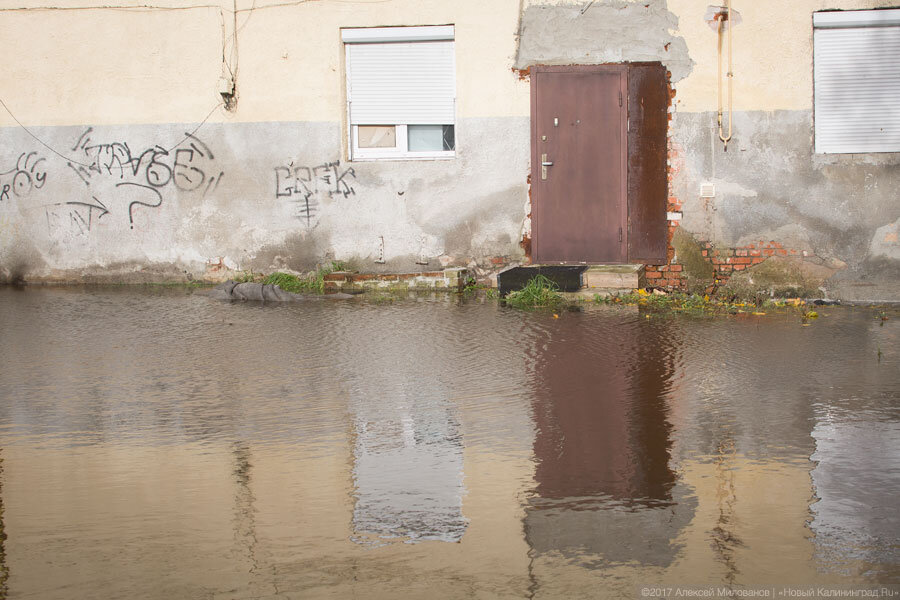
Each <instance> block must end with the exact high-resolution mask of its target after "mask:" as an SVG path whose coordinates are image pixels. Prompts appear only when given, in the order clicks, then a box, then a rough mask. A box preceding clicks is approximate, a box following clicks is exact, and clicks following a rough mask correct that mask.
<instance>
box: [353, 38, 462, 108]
mask: <svg viewBox="0 0 900 600" xmlns="http://www.w3.org/2000/svg"><path fill="white" fill-rule="evenodd" d="M453 44H454V43H453V41H452V40H449V41H448V40H440V41H416V42H378V43H347V45H346V46H347V99H348V102H349V103H350V122H351V124H353V125H359V124H371V125H387V124H409V125H451V124H453V123H454V115H455V100H456V98H455V96H456V63H455V60H454V51H453Z"/></svg>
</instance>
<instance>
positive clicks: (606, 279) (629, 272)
mask: <svg viewBox="0 0 900 600" xmlns="http://www.w3.org/2000/svg"><path fill="white" fill-rule="evenodd" d="M641 268H643V265H602V266H593V267H589V268H588V269H587V270H586V271H585V272H584V273H582V274H581V284H582V290H586V291H589V292H590V291H592V290H595V289H596V290H598V291H599V290H604V291H610V290H633V289H635V288H637V287H638V277H639V276H640V270H641Z"/></svg>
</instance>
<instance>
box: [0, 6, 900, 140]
mask: <svg viewBox="0 0 900 600" xmlns="http://www.w3.org/2000/svg"><path fill="white" fill-rule="evenodd" d="M142 4H143V3H142V2H140V1H139V0H121V1H119V2H117V3H116V4H115V6H121V7H128V6H131V7H135V8H133V9H131V10H121V9H114V8H104V4H103V3H100V2H92V1H88V2H84V3H79V6H88V7H95V8H90V9H87V10H83V9H78V10H76V9H75V8H74V4H73V5H72V6H73V8H72V9H70V10H41V7H42V6H46V5H47V3H46V2H44V1H43V0H29V1H28V2H24V3H21V7H22V9H2V10H0V38H2V39H3V40H4V55H5V60H4V61H3V63H2V64H0V89H2V90H3V100H4V101H5V102H6V104H7V105H8V106H9V108H10V109H11V110H12V111H13V112H14V113H15V115H16V116H17V117H18V118H19V120H20V121H22V122H23V123H25V124H27V125H79V124H85V123H90V124H94V125H102V124H137V123H173V122H185V123H187V122H199V121H201V120H202V119H203V118H204V117H206V115H207V114H208V113H209V111H210V110H212V109H213V108H214V107H215V106H216V105H217V104H218V103H219V102H220V100H221V99H220V97H219V95H218V91H219V82H220V78H221V77H222V76H223V75H224V76H226V77H227V76H228V72H229V71H235V70H236V72H237V86H238V93H239V103H238V108H237V111H236V112H234V113H228V112H226V111H224V110H223V109H221V108H220V109H217V110H215V111H214V112H213V114H212V115H211V117H210V120H212V121H235V120H239V121H244V122H255V121H332V122H333V121H342V120H343V119H344V113H345V100H344V92H343V90H344V81H343V79H344V74H343V49H342V44H341V41H340V34H339V30H340V28H341V27H367V26H390V25H414V24H415V25H429V24H446V23H453V24H455V25H456V40H457V44H456V46H457V86H458V87H457V96H458V115H459V117H460V118H468V117H498V116H528V114H529V103H528V84H527V82H523V81H521V80H520V79H519V78H518V77H517V76H516V74H514V73H513V72H512V71H511V66H512V64H513V61H514V58H515V53H516V44H517V32H518V26H519V12H520V9H524V8H527V7H528V6H532V5H542V4H552V5H566V4H569V5H575V6H579V5H584V4H585V3H584V2H580V1H579V2H572V1H571V0H527V1H526V2H519V1H518V0H503V1H496V0H495V1H493V2H483V1H480V0H459V1H455V2H423V1H421V0H394V1H391V2H380V1H379V2H374V1H369V2H366V1H365V0H361V1H359V2H353V3H340V2H303V3H297V4H289V5H284V4H282V3H277V2H274V1H270V2H267V3H263V2H256V3H253V2H250V0H242V2H239V3H237V4H236V5H235V4H233V3H231V2H226V1H224V0H218V2H208V3H207V2H204V3H203V4H200V3H197V4H196V5H185V4H183V3H177V2H172V1H171V0H169V1H161V2H155V3H153V6H155V7H158V8H155V9H147V8H137V7H140V6H141V5H142ZM667 5H668V9H669V10H670V11H671V12H672V13H673V14H674V15H675V16H676V17H677V18H678V26H677V29H674V30H672V32H671V33H672V34H673V35H677V36H679V37H683V38H684V39H685V41H686V43H687V46H688V50H689V53H690V57H691V59H692V60H693V61H695V63H696V64H695V66H694V68H693V70H692V72H691V74H690V75H689V76H688V77H687V78H686V79H684V80H683V81H681V82H679V83H678V85H677V98H676V102H677V106H678V109H679V110H683V111H690V112H700V111H707V110H715V109H716V86H717V51H716V46H717V42H716V37H717V36H716V33H715V32H714V31H713V30H712V29H711V28H710V26H709V25H708V24H707V23H706V21H705V20H704V14H705V12H706V8H707V5H706V4H700V3H697V2H695V1H694V0H669V1H668V3H667ZM891 5H892V1H891V0H798V1H797V2H792V3H790V5H789V6H786V5H785V4H784V3H783V2H779V1H776V0H760V1H754V2H747V1H741V0H735V1H734V2H733V4H732V8H733V9H734V10H736V11H738V12H739V13H740V15H741V19H742V22H741V23H740V24H739V25H738V26H737V27H736V28H735V32H734V33H735V37H734V42H733V44H734V45H733V60H734V75H735V76H734V109H735V110H736V111H742V110H765V111H771V110H808V109H810V108H811V107H812V23H811V15H812V13H813V12H815V11H817V10H826V9H855V8H877V7H887V6H891ZM62 6H65V5H64V4H63V5H62ZM106 6H112V5H109V4H106ZM235 7H237V12H235V10H234V9H235ZM589 10H590V9H589ZM235 24H236V25H237V32H238V35H237V46H236V48H235V44H234V38H235V36H234V31H235ZM13 124H14V122H13V120H12V118H11V117H10V116H9V115H8V114H6V113H5V111H4V112H3V113H0V126H3V125H13Z"/></svg>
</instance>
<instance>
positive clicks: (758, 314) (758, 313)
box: [753, 312, 766, 317]
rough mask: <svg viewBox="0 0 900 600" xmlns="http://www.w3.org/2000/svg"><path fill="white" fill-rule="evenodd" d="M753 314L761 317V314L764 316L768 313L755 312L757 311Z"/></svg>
mask: <svg viewBox="0 0 900 600" xmlns="http://www.w3.org/2000/svg"><path fill="white" fill-rule="evenodd" d="M753 314H754V315H756V316H757V317H761V316H763V315H764V314H766V313H764V312H755V313H753Z"/></svg>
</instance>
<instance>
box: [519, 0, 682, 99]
mask: <svg viewBox="0 0 900 600" xmlns="http://www.w3.org/2000/svg"><path fill="white" fill-rule="evenodd" d="M677 30H678V17H676V16H675V15H674V14H673V13H671V12H669V10H668V9H667V7H666V2H665V0H645V1H644V2H638V3H634V2H624V1H621V0H606V1H603V2H594V3H593V4H592V5H591V7H590V10H587V11H584V12H582V7H581V6H580V5H579V6H566V5H562V6H547V5H535V6H529V7H528V8H527V9H526V10H525V13H524V15H523V17H522V24H521V36H520V39H519V47H518V52H517V55H516V62H515V68H516V69H526V68H528V67H529V66H531V65H536V64H549V65H552V64H603V63H621V62H651V61H661V62H662V63H663V64H664V65H665V66H666V68H668V69H669V71H670V72H671V73H672V82H673V83H674V82H677V81H680V80H682V79H684V78H685V77H687V76H688V75H689V74H690V72H691V70H692V69H693V66H694V61H693V60H691V58H690V56H689V55H688V48H687V43H686V42H685V40H684V38H682V37H679V36H676V35H675V34H674V33H673V32H675V31H677Z"/></svg>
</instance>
